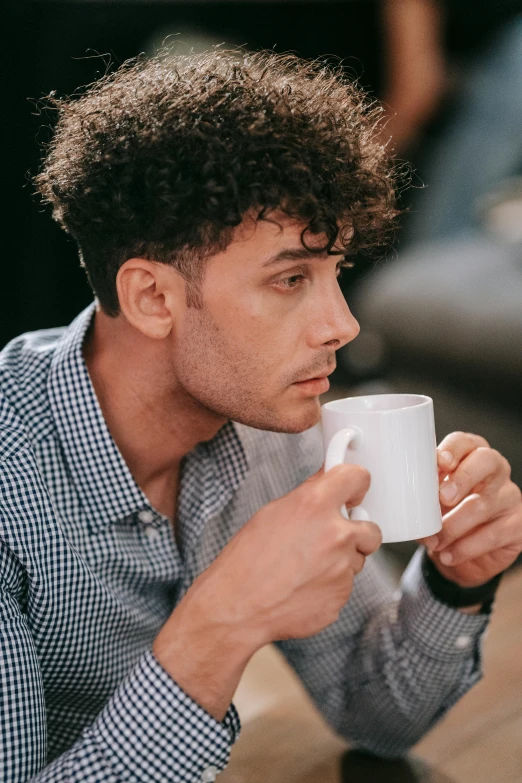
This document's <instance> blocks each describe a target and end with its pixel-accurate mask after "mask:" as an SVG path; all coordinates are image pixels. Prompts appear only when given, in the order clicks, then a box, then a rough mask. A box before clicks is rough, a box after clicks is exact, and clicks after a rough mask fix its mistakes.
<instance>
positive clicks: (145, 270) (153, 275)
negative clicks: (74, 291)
mask: <svg viewBox="0 0 522 783" xmlns="http://www.w3.org/2000/svg"><path fill="white" fill-rule="evenodd" d="M185 286H186V283H185V280H184V279H183V278H182V277H181V275H180V274H179V272H178V271H177V270H176V269H174V267H172V266H170V265H169V264H161V263H159V262H158V261H148V260H147V259H144V258H129V259H128V261H125V263H124V264H122V266H121V267H120V269H119V270H118V274H117V276H116V290H117V292H118V301H119V304H120V309H121V312H122V314H123V315H124V316H125V318H126V319H127V321H128V322H129V323H130V324H132V326H134V327H135V328H136V329H138V330H139V331H140V332H141V333H142V334H144V335H145V336H147V337H150V338H152V339H154V340H162V339H163V338H165V337H167V336H168V335H169V334H170V332H171V331H172V329H173V327H174V323H175V315H176V313H180V312H182V309H183V307H184V305H185Z"/></svg>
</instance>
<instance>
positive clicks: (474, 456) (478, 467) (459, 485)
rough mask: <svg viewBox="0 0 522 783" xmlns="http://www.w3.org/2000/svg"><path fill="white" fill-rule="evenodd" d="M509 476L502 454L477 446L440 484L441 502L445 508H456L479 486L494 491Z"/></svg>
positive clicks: (506, 462) (506, 463) (507, 464)
mask: <svg viewBox="0 0 522 783" xmlns="http://www.w3.org/2000/svg"><path fill="white" fill-rule="evenodd" d="M509 475H510V467H509V463H508V461H507V460H506V458H505V457H503V456H502V454H500V453H499V452H498V451H495V449H490V448H486V447H483V446H478V447H477V448H475V449H474V450H473V451H472V452H471V453H470V454H469V455H468V456H467V457H465V458H464V459H463V460H462V461H461V462H460V464H459V465H458V466H457V468H456V470H454V471H453V472H452V473H449V474H448V476H447V477H446V478H445V479H444V481H443V482H442V484H441V487H440V498H441V502H442V503H443V505H445V506H447V507H451V506H456V505H457V503H460V501H461V500H462V499H463V498H465V497H466V496H467V495H469V494H470V492H472V491H473V490H474V489H477V488H478V487H479V485H482V484H483V485H484V486H486V485H489V488H490V489H495V488H497V487H499V486H501V485H502V484H503V483H504V482H505V481H506V479H508V478H509Z"/></svg>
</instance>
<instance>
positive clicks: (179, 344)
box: [173, 214, 359, 432]
mask: <svg viewBox="0 0 522 783" xmlns="http://www.w3.org/2000/svg"><path fill="white" fill-rule="evenodd" d="M274 220H277V222H278V224H279V225H277V224H275V223H273V222H269V221H267V220H261V221H257V222H254V221H250V220H249V221H248V222H247V221H245V222H244V223H242V224H241V225H240V226H238V228H237V229H236V231H235V235H234V240H233V241H232V243H231V244H230V245H229V246H228V247H227V249H226V250H225V252H223V253H219V254H217V255H215V256H213V257H212V258H210V259H209V260H208V261H207V265H206V267H205V277H204V280H203V283H202V288H201V294H202V299H203V309H201V310H198V309H195V308H186V307H185V308H184V310H183V313H182V314H178V315H179V318H177V320H176V331H175V335H174V341H175V342H174V344H175V353H174V357H173V360H174V366H173V371H174V374H175V376H176V377H177V379H178V381H179V383H180V385H181V386H182V388H183V389H184V391H185V392H186V393H187V394H188V395H189V396H190V397H191V398H192V399H193V400H194V401H197V402H198V403H199V404H201V405H203V406H204V407H205V408H207V409H208V410H209V411H212V412H214V413H217V414H219V415H221V416H224V417H226V418H227V419H228V418H230V419H232V420H234V421H238V422H241V423H243V424H247V425H249V426H252V427H256V428H258V429H263V430H272V431H278V432H302V431H303V430H305V429H308V428H309V427H312V426H313V425H314V424H316V423H317V422H318V421H319V419H320V404H319V396H318V395H319V394H320V393H323V391H325V388H324V386H325V385H326V384H324V382H323V383H322V384H319V385H318V384H315V386H316V387H317V388H311V387H310V386H308V387H305V386H303V385H301V386H298V385H295V384H296V382H297V381H302V380H303V379H305V378H312V377H314V376H315V377H317V376H325V375H327V374H329V373H331V372H332V370H333V369H334V368H335V351H336V350H337V349H338V348H340V347H341V346H343V345H345V344H346V343H347V342H349V341H351V340H353V339H354V338H355V337H356V336H357V334H358V333H359V324H358V323H357V321H356V320H355V318H354V317H353V316H352V314H351V313H350V310H349V308H348V306H347V304H346V302H345V299H344V297H343V295H342V293H341V290H340V288H339V284H338V280H337V277H338V273H339V266H340V261H341V259H342V256H341V255H336V256H328V255H326V253H323V252H319V253H318V254H317V255H314V254H313V253H307V252H306V251H305V249H304V248H303V245H302V243H301V238H300V237H301V232H302V230H303V228H304V225H303V224H302V223H298V222H296V221H292V220H290V219H289V218H287V217H285V216H283V215H280V214H279V215H277V216H275V217H274ZM316 241H317V247H324V246H325V244H326V242H325V237H324V236H321V235H317V236H315V237H314V236H313V235H310V234H308V236H307V243H308V244H309V246H313V245H315V242H316ZM285 252H286V253H288V254H289V255H290V254H291V253H292V252H293V254H294V256H293V257H288V256H287V258H286V259H285V258H284V257H282V256H283V254H284V253H285ZM276 256H279V257H280V259H279V260H278V261H274V259H275V257H276ZM270 262H271V263H270ZM319 387H322V388H319Z"/></svg>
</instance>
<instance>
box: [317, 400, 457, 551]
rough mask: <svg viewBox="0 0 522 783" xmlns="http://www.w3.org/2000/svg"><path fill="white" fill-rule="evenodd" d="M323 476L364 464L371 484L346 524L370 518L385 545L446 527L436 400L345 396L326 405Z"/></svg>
mask: <svg viewBox="0 0 522 783" xmlns="http://www.w3.org/2000/svg"><path fill="white" fill-rule="evenodd" d="M321 413H322V428H323V443H324V452H325V471H327V470H330V469H331V468H333V467H335V465H340V464H342V463H343V462H346V463H348V464H353V465H362V466H364V467H365V468H367V470H368V471H369V472H370V475H371V485H370V489H369V490H368V492H367V493H366V495H365V498H364V500H363V503H362V505H361V506H357V507H356V508H353V509H350V513H349V515H348V513H347V511H346V507H345V506H344V505H343V506H342V508H341V513H342V514H343V516H344V517H345V518H346V519H364V520H367V519H370V520H371V521H372V522H376V523H377V524H378V525H379V527H380V528H381V531H382V540H383V543H389V542H391V541H412V540H415V539H417V538H424V536H431V535H433V534H434V533H438V532H439V530H440V529H441V528H442V517H441V510H440V503H439V478H438V468H437V453H436V448H437V441H436V436H435V420H434V416H433V400H432V399H431V398H430V397H425V396H424V395H420V394H374V395H370V396H367V397H346V398H344V399H340V400H333V401H332V402H327V403H326V404H325V405H323V406H322V409H321Z"/></svg>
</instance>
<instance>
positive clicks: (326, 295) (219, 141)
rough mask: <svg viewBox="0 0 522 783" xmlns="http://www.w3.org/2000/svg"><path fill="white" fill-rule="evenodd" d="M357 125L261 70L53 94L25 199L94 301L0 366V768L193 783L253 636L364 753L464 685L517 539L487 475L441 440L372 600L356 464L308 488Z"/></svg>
mask: <svg viewBox="0 0 522 783" xmlns="http://www.w3.org/2000/svg"><path fill="white" fill-rule="evenodd" d="M377 119H378V112H377V111H376V110H375V109H373V108H372V107H371V106H367V105H366V104H365V102H364V100H363V99H362V97H361V95H360V93H359V92H358V90H357V89H356V88H355V87H353V86H351V85H349V84H346V83H344V82H343V79H342V76H341V75H339V74H335V73H331V72H329V71H327V70H324V69H323V70H321V69H320V68H319V67H315V66H314V67H312V66H308V65H305V64H304V63H302V62H301V61H299V60H298V59H297V58H294V57H281V56H276V55H274V54H259V55H255V56H248V55H242V54H238V53H231V54H227V53H219V52H214V53H211V54H206V55H204V56H201V57H197V58H191V57H188V58H183V59H179V60H177V61H175V62H171V61H168V60H165V59H161V58H159V59H156V60H153V61H150V62H148V63H147V62H137V63H135V64H127V65H126V66H124V67H123V68H122V69H120V71H119V72H117V73H116V75H114V76H110V77H107V78H104V79H103V80H101V81H100V82H99V83H97V84H95V85H94V86H93V87H92V88H90V89H89V90H88V91H87V92H86V94H85V95H83V96H82V97H80V98H79V99H75V100H73V101H71V102H64V103H63V104H61V105H60V118H59V122H58V126H57V130H56V134H55V137H54V141H53V144H52V145H51V147H50V149H49V152H48V155H47V159H46V162H45V164H44V167H43V170H42V172H41V174H40V175H39V176H38V178H37V183H38V187H39V189H40V191H41V192H42V194H43V195H44V197H45V198H46V199H47V200H48V201H50V202H51V203H52V204H53V208H54V215H55V217H56V219H57V220H59V221H60V222H61V224H62V225H63V226H64V228H65V229H66V230H67V231H68V232H69V233H70V234H72V236H74V237H75V239H76V241H77V242H78V245H79V248H80V253H81V258H82V262H83V264H84V265H85V268H86V270H87V273H88V276H89V279H90V281H91V284H92V287H93V290H94V292H95V295H96V302H95V304H93V305H92V306H91V307H89V308H87V310H85V311H84V312H83V313H81V314H80V315H79V316H78V317H77V319H76V320H75V321H74V322H73V323H72V324H71V325H70V326H69V327H68V328H67V329H52V330H46V331H42V332H36V333H33V334H27V335H22V336H21V337H20V338H17V339H15V340H14V341H12V342H11V343H10V344H9V345H8V346H6V348H5V349H4V351H3V352H2V355H1V359H0V373H1V375H0V389H1V396H0V405H1V408H0V422H1V430H0V431H1V435H2V436H1V439H0V521H1V542H2V543H1V555H2V560H1V567H0V575H1V584H2V600H1V608H2V612H3V624H2V666H3V699H4V704H3V706H2V718H1V725H2V740H1V741H2V758H3V762H2V763H3V769H2V772H3V776H2V780H4V781H15V780H16V781H21V780H28V779H32V778H33V776H36V777H34V779H35V780H38V781H49V782H50V781H86V780H87V781H111V782H112V781H120V780H122V781H123V780H125V781H135V782H136V783H138V781H139V782H140V783H143V781H158V782H159V781H165V780H170V781H193V782H194V783H195V781H210V780H213V779H214V778H215V776H216V775H217V773H218V772H219V771H220V770H221V769H223V768H224V766H225V765H226V763H227V760H228V755H229V752H230V747H231V745H232V743H233V742H234V740H235V739H236V737H237V735H238V731H239V721H238V717H237V714H236V712H235V710H234V707H233V706H232V705H231V699H232V696H233V693H234V690H235V688H236V686H237V683H238V681H239V678H240V676H241V673H242V671H243V670H244V667H245V665H246V663H247V661H248V660H249V659H250V657H251V656H252V654H253V653H254V652H255V650H257V649H259V648H260V647H261V646H263V645H265V644H267V643H269V642H273V641H275V642H277V643H278V645H279V647H280V649H281V650H282V652H283V653H284V655H285V656H286V657H287V659H288V660H289V661H290V663H291V665H292V666H293V667H294V668H295V670H296V671H297V672H298V674H299V675H300V677H301V678H302V680H303V682H304V684H305V686H306V687H307V689H308V690H309V692H310V694H311V695H312V697H313V698H314V699H315V701H316V702H317V704H318V706H319V708H320V709H321V710H322V712H323V714H324V715H325V717H326V718H327V719H328V720H329V721H330V723H331V725H332V726H333V727H334V728H335V729H336V730H337V731H339V732H340V733H342V734H343V735H345V736H346V737H348V738H349V739H350V740H351V741H352V742H354V743H355V744H357V745H359V746H361V747H364V748H367V749H369V750H372V751H374V752H375V753H378V754H381V755H385V756H396V755H400V754H401V753H404V752H405V751H406V750H407V749H408V747H410V746H411V745H412V743H414V742H415V741H416V740H417V739H418V738H419V737H420V736H421V735H422V734H423V733H424V732H425V731H426V730H427V729H429V728H430V726H432V725H433V723H434V722H435V721H436V720H438V719H439V718H440V717H441V716H442V715H443V714H444V712H445V711H446V710H447V709H448V708H449V707H450V706H451V705H452V704H454V702H455V701H456V700H457V699H458V698H460V696H462V694H464V693H465V692H466V691H467V690H468V689H469V688H470V687H471V686H472V685H473V684H474V683H475V682H476V681H477V680H478V679H479V678H480V644H481V641H482V638H483V634H484V631H485V628H486V626H487V623H488V618H489V614H490V611H491V604H492V600H493V595H494V589H495V586H496V583H497V582H498V578H497V575H498V574H500V573H501V572H502V571H503V570H505V568H507V567H508V566H509V565H510V564H511V563H512V562H513V560H514V559H515V557H516V556H517V553H518V552H519V551H520V549H521V548H522V543H521V542H522V535H521V528H522V521H521V520H522V512H521V502H520V491H519V490H518V489H517V488H516V487H515V485H514V484H512V483H511V482H510V480H509V466H508V465H507V463H506V461H505V459H504V458H503V457H502V456H501V455H500V454H498V453H497V452H495V451H494V450H493V449H490V448H489V446H488V445H487V444H486V442H485V441H484V440H483V439H482V438H480V437H479V436H475V435H470V434H463V433H453V434H452V435H449V436H448V437H447V438H445V439H444V440H443V441H442V443H441V445H440V446H439V462H440V465H441V478H443V477H444V481H443V491H444V492H447V493H448V494H447V496H446V495H445V496H444V498H443V500H442V502H443V504H444V505H443V511H444V512H445V519H444V522H445V523H444V530H443V532H442V533H441V534H440V535H439V536H438V537H434V538H432V539H431V540H429V541H426V542H425V544H426V545H427V547H428V548H429V551H430V552H431V555H430V557H431V559H430V560H429V563H431V564H432V565H431V571H430V567H429V566H426V564H424V565H423V567H422V569H421V563H420V555H417V556H416V557H415V558H414V559H413V561H412V563H411V565H410V567H409V569H408V571H407V574H406V576H405V578H404V579H403V583H402V592H401V594H400V595H399V596H394V595H393V594H392V593H391V591H390V589H389V587H388V586H387V585H386V583H385V582H384V580H383V579H382V577H381V576H380V574H379V573H378V570H377V568H376V565H375V563H374V562H373V561H371V560H370V561H368V562H366V565H365V558H366V556H367V555H369V554H371V553H372V552H374V551H375V550H376V549H377V548H378V546H379V544H380V533H379V530H378V528H377V527H376V525H374V524H373V523H372V522H347V521H346V520H344V519H343V517H342V516H341V514H340V512H339V506H340V504H341V503H343V502H344V503H346V504H347V506H349V507H353V506H356V505H358V504H359V503H360V502H361V501H362V499H363V497H364V495H365V493H366V491H367V489H368V486H369V482H370V476H369V475H368V474H367V472H366V471H365V470H364V469H363V468H360V467H358V466H348V465H344V466H339V467H337V468H335V469H333V470H332V471H330V472H328V474H324V473H323V471H322V470H321V463H322V458H323V455H322V449H321V441H320V436H319V433H318V429H317V427H316V426H315V425H316V424H317V423H318V421H319V413H320V407H319V399H318V395H319V394H320V393H322V392H323V391H324V390H325V389H326V388H327V385H328V384H327V381H326V380H325V379H326V376H327V375H328V374H329V373H330V372H331V371H332V369H333V367H334V363H335V351H336V350H337V349H338V348H339V347H340V346H342V345H344V344H346V343H347V342H348V341H350V340H352V339H354V338H355V337H356V335H357V333H358V324H357V322H356V321H355V319H354V318H353V316H352V315H351V313H350V311H349V309H348V307H347V305H346V302H345V300H344V298H343V296H342V294H341V291H340V289H339V286H338V281H337V276H338V273H339V269H340V265H341V264H343V263H345V258H346V257H347V255H348V254H349V253H351V252H354V251H355V250H356V249H357V248H361V247H371V246H374V245H376V244H378V242H379V241H382V239H383V236H384V235H385V233H386V231H387V229H388V228H389V225H390V223H391V221H392V220H393V216H394V209H393V203H392V188H391V179H390V175H389V173H388V172H387V169H386V163H385V160H384V151H383V149H382V148H381V147H379V145H378V143H377V142H376V141H375V140H374V139H375V133H374V127H375V123H376V121H377ZM310 379H315V380H310ZM448 477H449V478H448ZM452 490H453V491H452ZM419 551H420V550H419ZM433 564H435V565H433ZM363 567H364V570H363ZM434 574H435V576H434ZM355 575H358V576H357V579H355V580H354V577H355ZM437 579H438V580H439V582H438V583H437ZM448 585H449V586H451V587H452V588H453V589H454V590H457V592H458V593H459V596H460V598H459V601H456V600H455V601H453V604H454V605H451V602H452V598H451V596H450V597H448V589H449V588H448ZM461 588H463V589H461ZM445 590H446V592H445ZM450 592H451V590H450ZM462 596H464V597H462ZM441 597H443V598H446V599H447V600H446V601H443V600H441ZM457 603H458V604H460V605H461V607H462V608H456V607H455V604H457Z"/></svg>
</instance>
